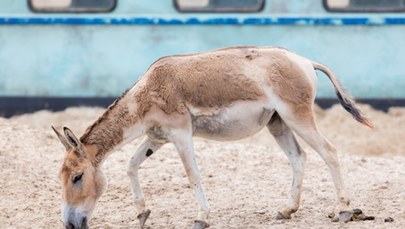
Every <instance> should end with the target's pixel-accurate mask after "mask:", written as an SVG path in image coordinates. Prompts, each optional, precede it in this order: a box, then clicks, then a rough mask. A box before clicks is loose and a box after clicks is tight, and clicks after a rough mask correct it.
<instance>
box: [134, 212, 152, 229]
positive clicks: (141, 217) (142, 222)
mask: <svg viewBox="0 0 405 229" xmlns="http://www.w3.org/2000/svg"><path fill="white" fill-rule="evenodd" d="M149 215H150V210H149V209H148V210H145V211H143V212H142V213H141V214H139V215H138V216H137V218H138V219H139V224H140V225H141V228H143V226H144V225H145V222H146V220H147V219H148V217H149Z"/></svg>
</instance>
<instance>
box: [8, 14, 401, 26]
mask: <svg viewBox="0 0 405 229" xmlns="http://www.w3.org/2000/svg"><path fill="white" fill-rule="evenodd" d="M404 24H405V17H403V18H401V17H392V18H391V17H376V18H375V17H347V16H345V17H242V16H240V17H213V18H198V17H187V18H171V17H166V18H163V17H91V18H89V17H0V25H339V26H342V25H404Z"/></svg>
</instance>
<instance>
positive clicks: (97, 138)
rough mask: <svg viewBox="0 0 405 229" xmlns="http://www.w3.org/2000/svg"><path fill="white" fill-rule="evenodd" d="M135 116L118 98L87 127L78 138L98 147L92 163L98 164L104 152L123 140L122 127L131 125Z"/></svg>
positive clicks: (84, 142) (86, 143)
mask: <svg viewBox="0 0 405 229" xmlns="http://www.w3.org/2000/svg"><path fill="white" fill-rule="evenodd" d="M135 118H136V117H135V116H134V115H133V114H130V113H129V111H128V108H127V107H126V105H125V102H123V101H122V99H118V100H117V101H116V102H114V104H113V105H111V106H110V107H109V108H108V109H107V110H106V112H105V113H104V114H103V115H102V116H101V117H100V118H99V119H98V120H97V121H96V122H95V123H94V124H93V125H91V126H90V127H89V128H87V130H86V132H85V133H84V134H83V135H82V137H81V138H80V141H81V142H82V143H83V144H85V145H96V146H97V147H98V150H97V152H98V153H97V155H96V156H95V158H94V163H95V164H98V162H100V161H101V160H102V159H103V158H104V155H105V153H107V152H109V151H111V150H112V149H113V148H114V147H115V146H116V145H118V144H119V143H120V142H122V140H123V134H124V130H123V128H125V127H129V126H131V124H132V123H134V122H135Z"/></svg>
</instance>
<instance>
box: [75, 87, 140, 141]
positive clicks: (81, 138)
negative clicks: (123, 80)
mask: <svg viewBox="0 0 405 229" xmlns="http://www.w3.org/2000/svg"><path fill="white" fill-rule="evenodd" d="M135 84H136V83H135ZM129 90H130V89H126V90H125V91H124V92H123V93H122V94H121V96H119V97H118V98H117V99H115V101H114V102H113V103H112V104H111V105H110V106H108V108H107V110H106V111H104V113H103V114H102V115H101V116H100V117H99V118H98V119H97V120H96V121H95V122H94V123H93V124H92V125H91V126H89V127H87V129H86V131H85V132H84V134H83V135H82V136H81V137H80V141H81V142H82V143H85V142H86V140H87V138H88V137H89V134H90V133H91V132H92V131H93V129H94V128H95V127H96V126H98V125H99V124H100V123H101V122H102V121H103V120H105V119H106V117H107V116H108V115H109V114H110V113H111V111H112V110H113V109H114V108H115V107H116V106H117V104H118V102H119V101H121V99H122V98H123V97H124V96H125V95H126V94H127V93H128V91H129Z"/></svg>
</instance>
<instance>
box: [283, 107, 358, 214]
mask: <svg viewBox="0 0 405 229" xmlns="http://www.w3.org/2000/svg"><path fill="white" fill-rule="evenodd" d="M280 116H281V118H282V119H283V120H284V121H285V122H286V123H287V125H288V126H290V127H291V128H292V129H293V130H294V132H296V133H297V134H298V135H299V136H300V137H301V138H302V139H304V141H305V142H307V143H308V144H309V145H310V146H311V147H312V148H313V149H314V150H315V151H317V152H318V153H319V155H320V156H321V157H322V159H323V160H324V161H325V163H326V164H327V165H328V167H329V170H330V172H331V175H332V179H333V183H334V185H335V190H336V195H337V201H338V204H339V210H340V213H341V214H340V220H341V221H348V220H350V219H349V218H350V217H351V216H350V215H348V214H346V213H347V212H348V210H349V205H350V200H349V198H348V197H347V196H346V193H345V189H344V185H343V179H342V175H341V172H340V165H339V160H338V156H337V151H336V149H335V147H334V146H333V145H332V144H331V143H330V142H329V141H328V140H327V139H326V138H325V137H324V136H323V135H322V134H321V133H320V132H319V131H318V128H317V126H316V124H315V118H314V114H313V108H312V105H309V106H307V108H306V110H301V112H299V113H298V112H284V113H282V114H280Z"/></svg>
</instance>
